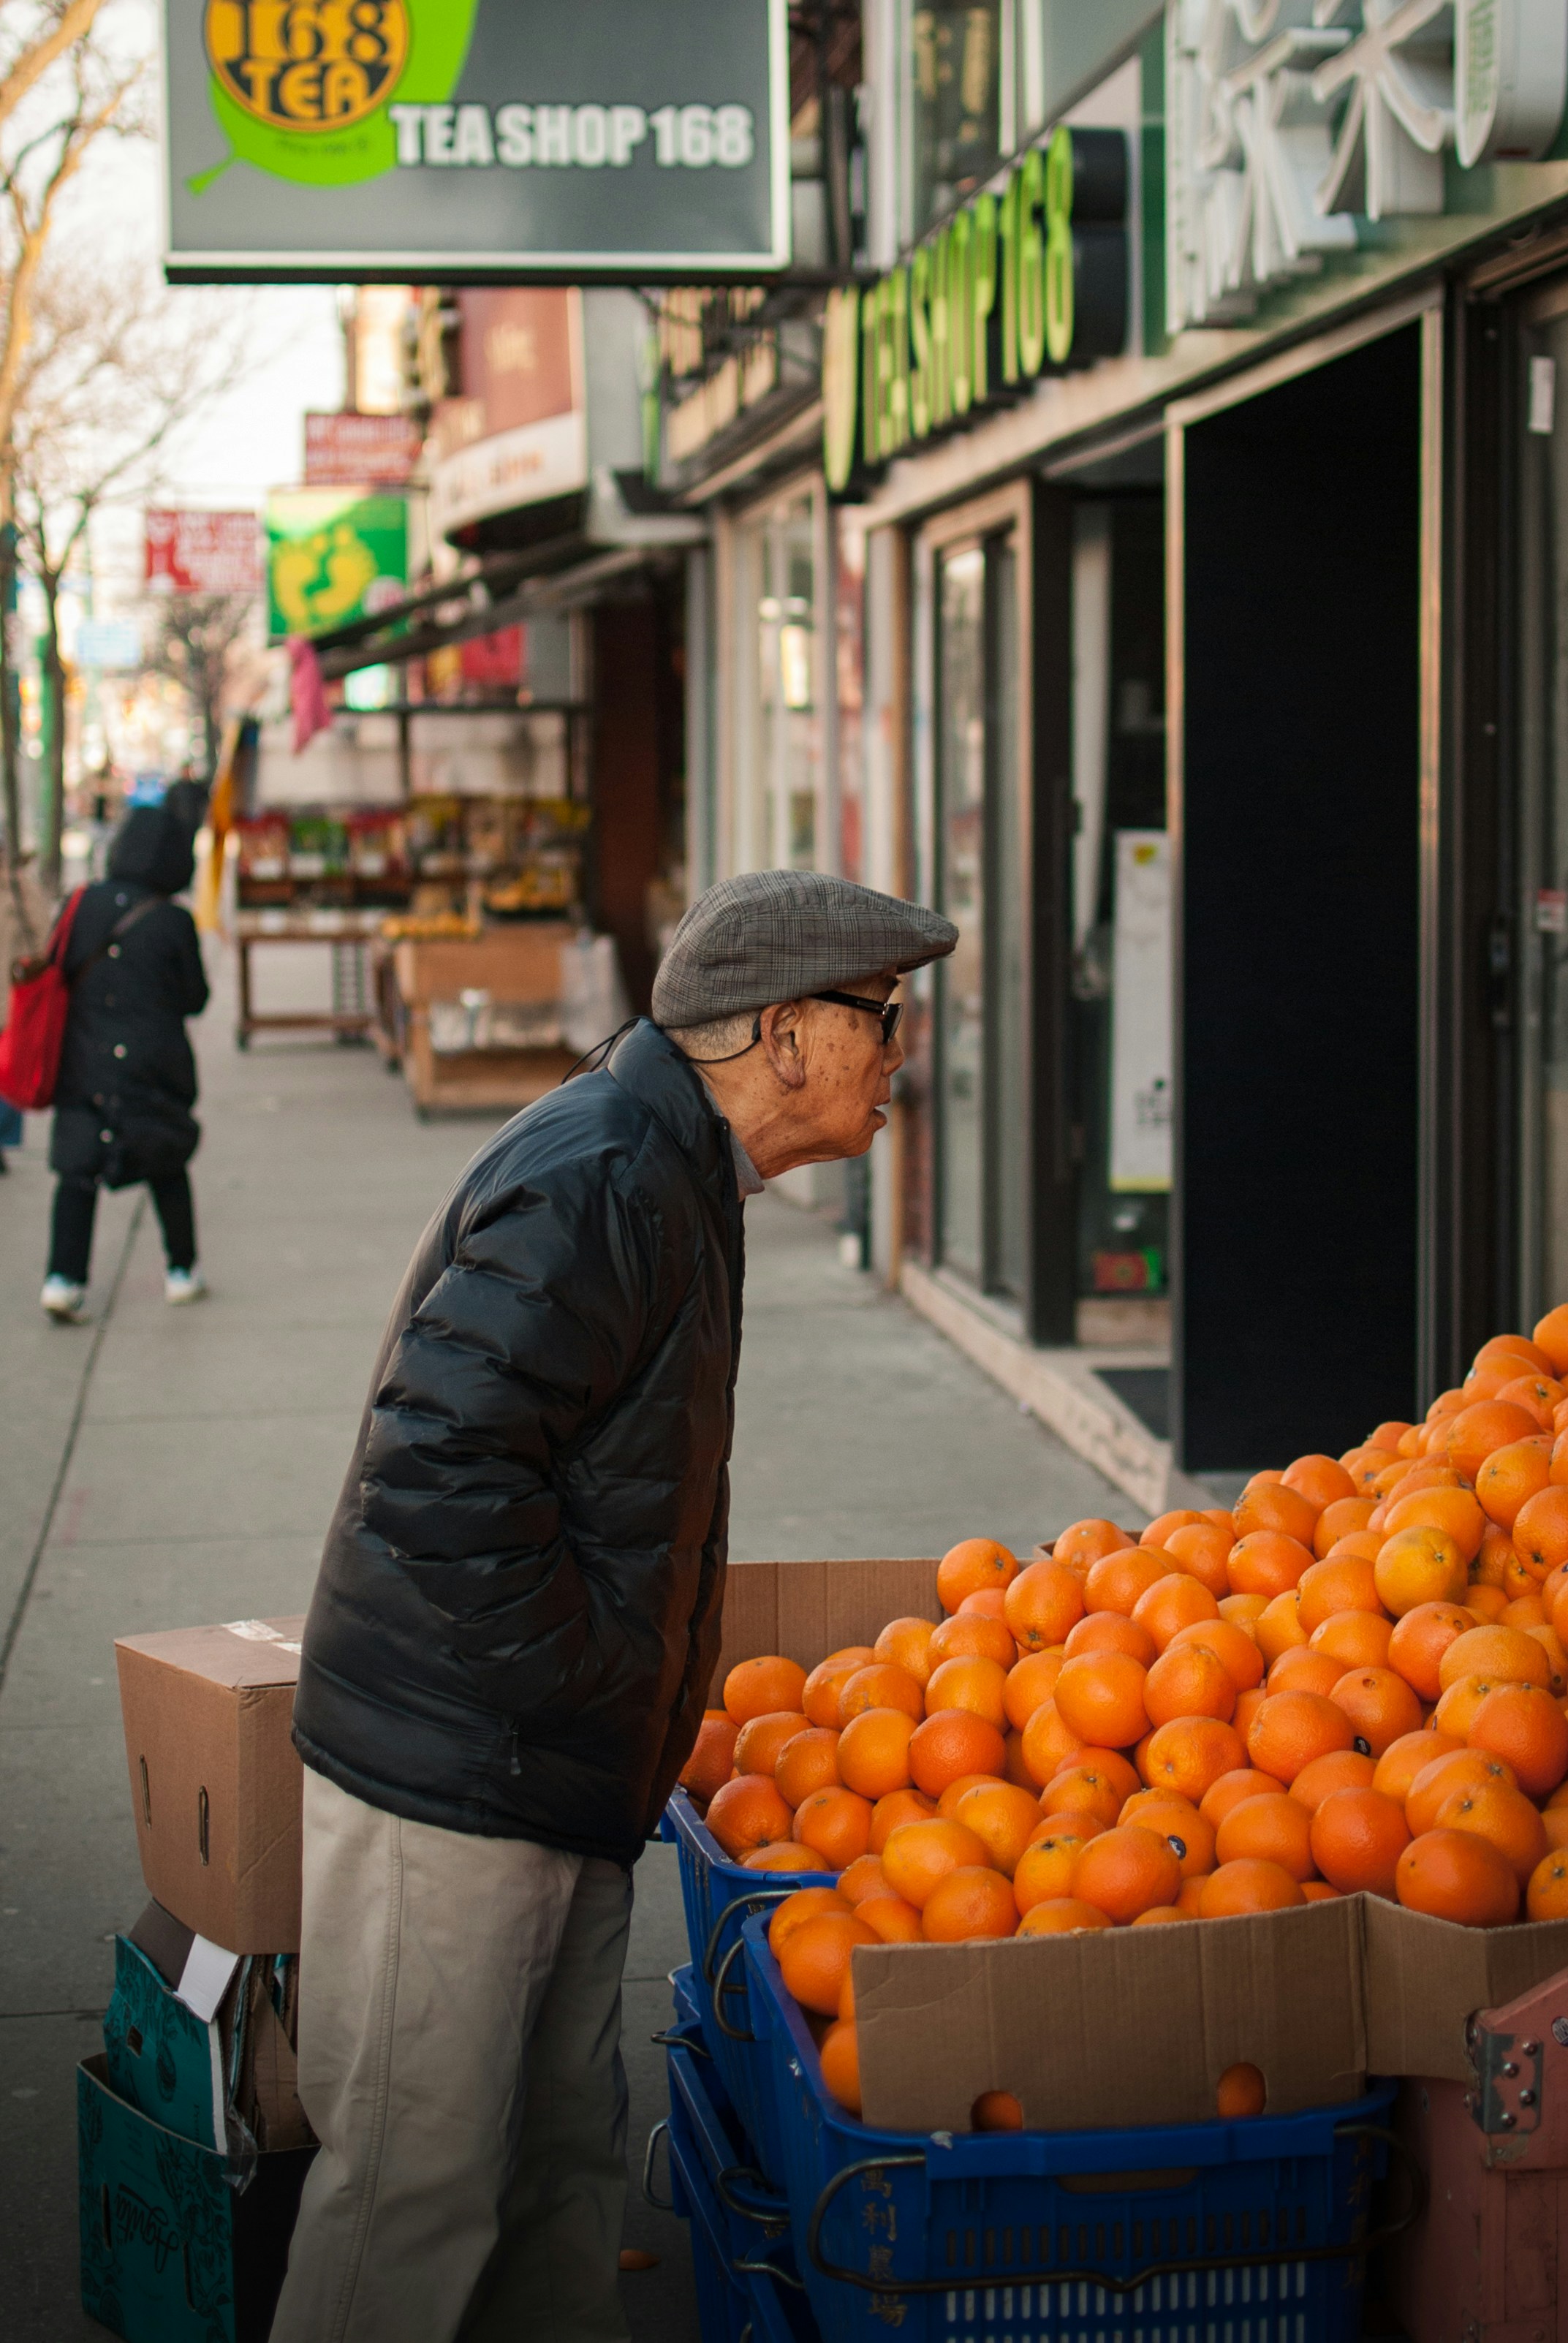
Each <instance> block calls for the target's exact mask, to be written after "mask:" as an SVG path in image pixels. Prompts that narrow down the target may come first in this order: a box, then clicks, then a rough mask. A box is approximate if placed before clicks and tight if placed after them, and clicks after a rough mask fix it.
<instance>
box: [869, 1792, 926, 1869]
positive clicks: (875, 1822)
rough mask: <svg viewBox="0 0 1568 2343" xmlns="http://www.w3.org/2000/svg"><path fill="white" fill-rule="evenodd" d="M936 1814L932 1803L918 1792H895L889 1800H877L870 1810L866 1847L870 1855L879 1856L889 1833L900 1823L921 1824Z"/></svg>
mask: <svg viewBox="0 0 1568 2343" xmlns="http://www.w3.org/2000/svg"><path fill="white" fill-rule="evenodd" d="M935 1813H936V1807H935V1805H934V1804H933V1803H932V1801H931V1800H930V1798H928V1797H926V1796H924V1795H922V1794H921V1792H920V1791H919V1790H895V1791H894V1792H893V1794H892V1795H891V1797H889V1798H879V1799H878V1800H877V1803H876V1805H874V1806H873V1807H872V1808H871V1835H870V1837H869V1840H868V1841H867V1846H868V1849H869V1853H871V1854H872V1855H880V1853H881V1852H882V1849H883V1848H884V1846H886V1845H887V1843H888V1834H889V1832H890V1831H896V1830H897V1829H898V1827H899V1825H900V1823H923V1822H924V1821H926V1819H927V1818H928V1816H930V1815H934V1814H935Z"/></svg>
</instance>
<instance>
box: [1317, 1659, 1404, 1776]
mask: <svg viewBox="0 0 1568 2343" xmlns="http://www.w3.org/2000/svg"><path fill="white" fill-rule="evenodd" d="M1329 1698H1330V1699H1331V1700H1332V1702H1333V1704H1334V1705H1335V1707H1336V1708H1342V1709H1343V1710H1344V1713H1345V1715H1347V1716H1348V1717H1349V1718H1350V1721H1351V1724H1352V1726H1353V1727H1354V1729H1355V1745H1356V1747H1357V1748H1358V1749H1364V1750H1365V1751H1366V1752H1367V1753H1368V1755H1371V1756H1372V1757H1381V1756H1382V1753H1383V1751H1384V1750H1385V1749H1386V1748H1388V1747H1389V1745H1390V1744H1391V1743H1392V1742H1395V1741H1398V1740H1400V1739H1402V1736H1403V1735H1405V1734H1407V1733H1419V1732H1420V1731H1421V1703H1420V1701H1419V1700H1417V1698H1416V1696H1415V1694H1414V1693H1413V1692H1412V1690H1411V1688H1410V1686H1409V1684H1406V1682H1405V1680H1404V1678H1403V1677H1402V1675H1399V1674H1396V1673H1395V1671H1394V1670H1393V1669H1392V1668H1351V1669H1349V1670H1347V1672H1346V1673H1345V1674H1343V1675H1342V1677H1341V1678H1340V1680H1339V1682H1338V1684H1335V1686H1334V1688H1333V1690H1332V1693H1331V1694H1329Z"/></svg>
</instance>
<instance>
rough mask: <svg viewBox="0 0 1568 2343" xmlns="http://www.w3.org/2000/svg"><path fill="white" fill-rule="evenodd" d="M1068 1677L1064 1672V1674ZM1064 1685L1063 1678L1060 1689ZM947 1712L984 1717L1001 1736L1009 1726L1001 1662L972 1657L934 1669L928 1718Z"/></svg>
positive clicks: (928, 1687)
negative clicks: (944, 1710)
mask: <svg viewBox="0 0 1568 2343" xmlns="http://www.w3.org/2000/svg"><path fill="white" fill-rule="evenodd" d="M1066 1673H1067V1671H1066V1669H1065V1668H1064V1669H1063V1670H1062V1674H1063V1675H1065V1674H1066ZM1058 1685H1059V1687H1060V1677H1059V1678H1058ZM945 1708H959V1709H963V1710H965V1711H967V1713H968V1714H969V1715H970V1716H978V1717H982V1718H983V1719H984V1721H985V1722H986V1724H988V1725H992V1726H993V1727H994V1728H995V1730H996V1731H997V1732H998V1733H1000V1732H1001V1730H1002V1728H1003V1727H1004V1725H1006V1723H1007V1670H1006V1669H1005V1668H1004V1667H1003V1666H1002V1664H1001V1662H1000V1660H986V1659H981V1658H980V1657H978V1656H970V1657H966V1658H963V1659H957V1660H944V1661H943V1662H942V1664H941V1665H940V1667H938V1668H933V1669H932V1671H931V1680H930V1684H928V1685H927V1686H926V1715H927V1717H928V1718H930V1717H933V1716H936V1715H939V1714H940V1712H941V1710H943V1709H945ZM919 1778H920V1777H919V1775H917V1776H916V1779H917V1780H918V1779H919Z"/></svg>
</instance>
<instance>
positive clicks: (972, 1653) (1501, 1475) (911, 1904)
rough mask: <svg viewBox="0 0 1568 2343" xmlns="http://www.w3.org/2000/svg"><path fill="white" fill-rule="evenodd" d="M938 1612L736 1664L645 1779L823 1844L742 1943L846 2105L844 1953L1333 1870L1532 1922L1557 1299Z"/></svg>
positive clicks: (1560, 1330) (1566, 1358) (1555, 1680)
mask: <svg viewBox="0 0 1568 2343" xmlns="http://www.w3.org/2000/svg"><path fill="white" fill-rule="evenodd" d="M937 1592H938V1595H939V1597H940V1603H941V1606H942V1611H943V1614H944V1615H943V1618H942V1620H941V1621H940V1624H933V1623H932V1622H931V1621H930V1620H929V1619H920V1618H906V1619H895V1620H892V1621H890V1623H889V1624H888V1625H887V1626H885V1627H884V1628H883V1629H882V1631H881V1633H880V1634H879V1635H878V1637H877V1639H876V1642H875V1644H857V1645H853V1646H851V1647H849V1648H848V1649H846V1650H843V1651H839V1652H830V1653H829V1654H828V1656H827V1657H826V1658H825V1659H824V1660H822V1661H821V1662H819V1664H818V1665H817V1666H816V1667H815V1668H813V1669H812V1670H811V1671H810V1672H809V1674H808V1672H807V1671H806V1670H805V1669H804V1668H802V1667H800V1666H799V1665H797V1664H796V1663H795V1662H794V1661H793V1660H789V1659H782V1658H779V1657H777V1656H769V1657H763V1658H759V1659H752V1660H746V1661H743V1662H742V1663H741V1664H740V1665H739V1666H738V1667H735V1668H732V1669H731V1670H730V1672H729V1675H728V1676H727V1678H726V1679H725V1684H724V1705H723V1707H722V1708H721V1709H710V1710H709V1711H708V1713H707V1715H706V1716H705V1718H704V1721H703V1725H702V1728H701V1731H700V1734H699V1738H698V1744H697V1747H696V1749H695V1751H694V1753H693V1755H692V1758H691V1762H690V1764H689V1765H688V1767H687V1769H686V1772H685V1773H684V1774H683V1775H682V1776H681V1780H682V1782H683V1784H684V1785H685V1786H686V1787H687V1789H688V1790H689V1792H690V1793H691V1795H692V1796H693V1797H694V1798H695V1799H696V1800H697V1801H698V1802H699V1804H701V1805H704V1806H705V1807H706V1816H707V1822H708V1826H709V1830H710V1831H711V1832H712V1834H713V1835H714V1837H715V1838H716V1839H717V1840H718V1841H719V1845H720V1846H721V1847H723V1848H724V1850H725V1852H726V1853H727V1854H728V1855H729V1856H730V1857H731V1858H732V1859H735V1860H739V1861H741V1862H744V1863H745V1864H746V1865H747V1866H748V1867H749V1868H751V1869H755V1870H759V1871H819V1872H820V1871H829V1872H832V1873H834V1874H836V1875H837V1878H836V1884H835V1885H833V1886H831V1887H812V1888H806V1889H802V1890H801V1891H799V1893H798V1894H797V1895H795V1896H791V1897H789V1900H788V1901H787V1902H785V1903H783V1904H781V1905H780V1906H779V1910H778V1912H777V1914H776V1915H775V1917H774V1920H773V1923H772V1926H771V1929H770V1931H769V1941H770V1943H771V1944H772V1946H773V1950H774V1953H775V1955H776V1956H777V1958H778V1960H779V1968H780V1971H781V1973H782V1975H783V1978H784V1982H785V1985H786V1986H788V1988H789V1991H790V1992H791V1993H792V1994H793V1995H794V1996H795V1997H796V1999H797V2001H798V2002H799V2004H800V2006H802V2008H803V2009H805V2010H806V2011H808V2012H809V2013H811V2014H812V2015H813V2016H814V2017H815V2019H816V2020H817V2021H818V2022H819V2023H820V2022H821V2021H829V2023H828V2024H827V2026H826V2031H825V2032H824V2033H823V2036H822V2042H821V2051H822V2066H823V2075H824V2078H825V2080H826V2082H827V2084H828V2087H829V2089H830V2090H831V2091H833V2092H834V2094H835V2096H836V2097H839V2099H840V2100H841V2101H842V2102H843V2104H844V2105H846V2106H847V2107H850V2108H851V2109H853V2110H854V2111H856V2112H858V2111H859V2083H858V2066H857V2058H856V2045H855V2026H854V2005H853V1989H852V1986H851V1985H850V1982H849V1970H850V1956H851V1954H852V1952H853V1949H854V1946H856V1945H857V1944H866V1945H869V1944H876V1943H882V1944H898V1943H903V1942H914V1941H917V1940H923V1941H926V1942H932V1941H935V1942H938V1943H956V1942H959V1941H960V1940H963V1939H968V1938H974V1937H987V1936H1014V1935H1017V1936H1039V1935H1045V1934H1048V1933H1055V1932H1059V1931H1066V1930H1078V1929H1097V1928H1107V1927H1124V1926H1134V1927H1143V1926H1151V1925H1154V1924H1158V1923H1161V1922H1175V1921H1181V1920H1186V1919H1212V1918H1221V1917H1225V1916H1231V1915H1233V1914H1238V1913H1251V1912H1270V1911H1276V1910H1282V1909H1284V1908H1286V1907H1288V1906H1296V1905H1300V1904H1302V1903H1307V1902H1312V1901H1313V1900H1315V1899H1319V1898H1322V1897H1328V1896H1341V1895H1349V1894H1353V1893H1356V1892H1363V1893H1368V1894H1372V1895H1377V1896H1397V1898H1398V1900H1399V1901H1400V1902H1401V1903H1402V1904H1404V1905H1406V1906H1410V1907H1411V1908H1412V1909H1413V1910H1415V1911H1418V1912H1424V1913H1429V1914H1432V1915H1434V1916H1438V1917H1441V1918H1443V1919H1448V1920H1455V1921H1461V1922H1464V1923H1466V1924H1468V1925H1471V1926H1480V1927H1489V1926H1498V1925H1500V1924H1503V1923H1505V1922H1508V1921H1512V1920H1514V1919H1516V1918H1519V1917H1522V1916H1523V1917H1528V1918H1530V1919H1533V1920H1542V1919H1559V1918H1563V1917H1568V1649H1565V1646H1568V1304H1563V1306H1562V1307H1560V1308H1558V1309H1556V1310H1553V1311H1552V1312H1550V1313H1549V1314H1548V1315H1547V1316H1546V1317H1544V1318H1543V1319H1542V1321H1541V1322H1540V1323H1539V1325H1537V1327H1536V1328H1535V1330H1534V1333H1533V1336H1532V1337H1530V1338H1529V1339H1528V1340H1527V1339H1526V1338H1525V1337H1524V1336H1523V1335H1519V1334H1503V1335H1499V1336H1497V1337H1495V1338H1494V1339H1493V1341H1492V1342H1486V1343H1484V1344H1483V1346H1482V1348H1481V1350H1480V1351H1479V1352H1478V1353H1476V1357H1475V1362H1474V1364H1473V1367H1472V1369H1471V1371H1470V1373H1469V1374H1468V1375H1467V1376H1466V1378H1465V1380H1464V1383H1463V1384H1462V1386H1460V1387H1459V1388H1457V1389H1455V1390H1452V1391H1447V1392H1443V1393H1441V1394H1440V1396H1439V1397H1438V1398H1437V1399H1436V1400H1434V1401H1433V1402H1432V1406H1431V1407H1430V1408H1429V1409H1428V1411H1427V1414H1426V1419H1425V1421H1424V1423H1419V1424H1412V1423H1393V1422H1390V1423H1380V1424H1379V1425H1378V1426H1377V1428H1376V1430H1375V1431H1374V1432H1373V1433H1372V1436H1371V1438H1370V1439H1368V1440H1367V1441H1365V1442H1363V1443H1362V1445H1361V1446H1360V1447H1358V1448H1352V1449H1351V1450H1349V1451H1348V1452H1347V1453H1345V1454H1344V1455H1343V1456H1342V1457H1340V1458H1338V1459H1337V1460H1336V1459H1335V1458H1333V1457H1332V1456H1322V1455H1310V1456H1302V1457H1298V1458H1297V1460H1296V1461H1295V1463H1293V1464H1292V1465H1290V1466H1288V1467H1287V1468H1286V1470H1285V1471H1283V1472H1280V1473H1276V1472H1265V1473H1255V1474H1254V1475H1253V1477H1252V1479H1251V1481H1250V1482H1249V1483H1247V1486H1246V1488H1245V1489H1244V1490H1243V1491H1242V1493H1241V1497H1240V1498H1239V1499H1238V1501H1237V1503H1236V1505H1235V1507H1234V1509H1233V1511H1230V1512H1227V1511H1225V1510H1224V1509H1222V1508H1220V1507H1215V1508H1212V1509H1211V1510H1209V1511H1206V1512H1201V1513H1193V1512H1175V1513H1163V1514H1161V1517H1160V1518H1159V1520H1158V1521H1155V1522H1151V1523H1150V1525H1149V1527H1148V1528H1147V1529H1146V1530H1145V1531H1144V1532H1143V1533H1142V1534H1141V1536H1140V1537H1139V1538H1137V1539H1136V1540H1134V1539H1133V1538H1132V1537H1131V1535H1130V1534H1128V1533H1127V1532H1125V1531H1123V1530H1121V1529H1119V1528H1118V1527H1117V1526H1116V1525H1115V1523H1112V1522H1109V1521H1102V1520H1090V1521H1081V1522H1075V1523H1072V1525H1071V1526H1070V1528H1069V1529H1066V1530H1064V1531H1063V1532H1062V1533H1061V1534H1060V1536H1059V1537H1058V1538H1057V1539H1056V1541H1055V1543H1054V1544H1053V1545H1052V1546H1051V1548H1050V1554H1049V1557H1048V1558H1046V1559H1043V1560H1040V1561H1038V1562H1033V1563H1030V1564H1029V1565H1028V1566H1027V1567H1023V1568H1020V1565H1019V1564H1018V1562H1017V1560H1016V1558H1015V1557H1014V1556H1013V1555H1012V1554H1010V1553H1009V1552H1008V1550H1007V1548H1006V1547H1005V1546H1000V1545H998V1544H995V1543H994V1542H993V1541H992V1540H990V1539H987V1538H968V1539H965V1540H964V1541H963V1543H962V1544H960V1545H956V1546H955V1547H954V1548H953V1549H952V1551H951V1553H950V1554H948V1555H946V1556H945V1558H944V1559H943V1561H942V1563H941V1565H940V1569H939V1571H938V1574H937Z"/></svg>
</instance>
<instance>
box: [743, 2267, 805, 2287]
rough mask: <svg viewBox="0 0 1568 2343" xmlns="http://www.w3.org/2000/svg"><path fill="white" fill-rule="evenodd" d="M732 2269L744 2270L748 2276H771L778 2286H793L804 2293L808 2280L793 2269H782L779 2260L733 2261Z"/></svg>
mask: <svg viewBox="0 0 1568 2343" xmlns="http://www.w3.org/2000/svg"><path fill="white" fill-rule="evenodd" d="M729 2267H730V2268H731V2269H736V2270H744V2271H745V2272H746V2275H747V2276H748V2278H771V2279H772V2280H773V2281H774V2283H775V2285H777V2286H792V2287H793V2288H795V2291H796V2293H797V2294H804V2293H805V2291H806V2281H805V2279H804V2278H797V2277H796V2275H795V2273H794V2271H793V2270H787V2269H780V2268H779V2265H778V2263H777V2262H731V2263H730V2265H729Z"/></svg>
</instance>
